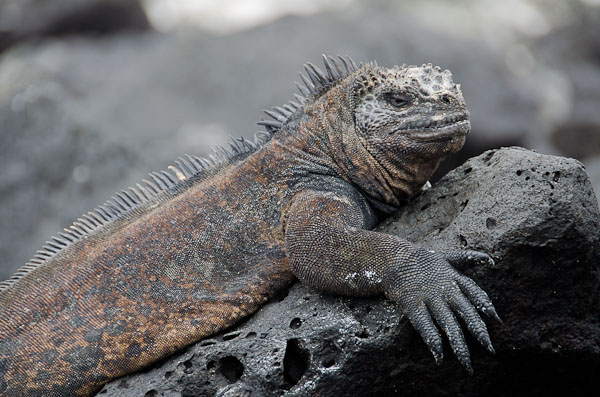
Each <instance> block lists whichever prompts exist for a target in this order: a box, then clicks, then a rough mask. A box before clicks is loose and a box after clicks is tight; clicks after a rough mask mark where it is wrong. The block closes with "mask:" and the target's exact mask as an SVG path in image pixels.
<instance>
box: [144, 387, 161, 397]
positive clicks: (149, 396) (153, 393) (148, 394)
mask: <svg viewBox="0 0 600 397" xmlns="http://www.w3.org/2000/svg"><path fill="white" fill-rule="evenodd" d="M155 396H158V391H156V389H152V390H148V391H147V392H146V394H144V397H155Z"/></svg>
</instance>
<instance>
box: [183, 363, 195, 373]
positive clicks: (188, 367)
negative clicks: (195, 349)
mask: <svg viewBox="0 0 600 397" xmlns="http://www.w3.org/2000/svg"><path fill="white" fill-rule="evenodd" d="M192 365H193V364H192V360H185V361H184V362H183V366H184V367H185V369H184V370H183V372H184V373H186V374H191V373H192V372H193V371H194V370H193V369H192Z"/></svg>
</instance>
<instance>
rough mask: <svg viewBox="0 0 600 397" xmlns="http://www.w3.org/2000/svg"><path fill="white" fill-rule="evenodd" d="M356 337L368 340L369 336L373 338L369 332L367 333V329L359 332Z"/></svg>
mask: <svg viewBox="0 0 600 397" xmlns="http://www.w3.org/2000/svg"><path fill="white" fill-rule="evenodd" d="M355 335H356V336H357V337H359V338H360V339H366V338H368V337H369V336H371V335H369V331H367V329H366V328H363V329H362V331H360V332H357V333H356V334H355Z"/></svg>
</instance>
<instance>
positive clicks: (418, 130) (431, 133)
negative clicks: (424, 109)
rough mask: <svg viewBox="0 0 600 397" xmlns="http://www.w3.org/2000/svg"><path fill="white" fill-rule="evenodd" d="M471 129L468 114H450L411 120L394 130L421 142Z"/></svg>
mask: <svg viewBox="0 0 600 397" xmlns="http://www.w3.org/2000/svg"><path fill="white" fill-rule="evenodd" d="M470 129H471V123H470V121H469V115H468V114H464V113H461V114H452V115H447V116H444V117H442V118H439V119H433V118H429V119H425V120H418V121H411V122H409V123H408V124H406V125H404V126H402V128H400V129H398V130H396V131H394V133H398V132H400V133H403V134H407V135H409V136H410V137H411V138H414V139H416V140H418V141H421V142H430V141H437V140H442V139H447V138H450V137H454V136H464V135H466V134H467V133H468V132H469V130H470Z"/></svg>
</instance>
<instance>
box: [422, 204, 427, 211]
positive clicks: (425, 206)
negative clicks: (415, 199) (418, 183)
mask: <svg viewBox="0 0 600 397" xmlns="http://www.w3.org/2000/svg"><path fill="white" fill-rule="evenodd" d="M427 208H429V203H427V204H425V205H424V206H422V207H421V211H425V210H426V209H427Z"/></svg>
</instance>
